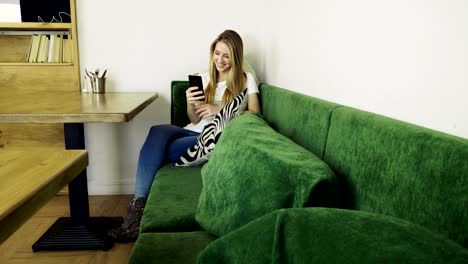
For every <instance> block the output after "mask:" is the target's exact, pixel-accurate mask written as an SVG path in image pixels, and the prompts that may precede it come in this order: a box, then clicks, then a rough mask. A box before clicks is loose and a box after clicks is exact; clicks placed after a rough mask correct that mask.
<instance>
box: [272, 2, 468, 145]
mask: <svg viewBox="0 0 468 264" xmlns="http://www.w3.org/2000/svg"><path fill="white" fill-rule="evenodd" d="M275 10H276V11H275V12H276V14H275V16H274V19H273V20H272V21H271V23H270V25H271V27H270V28H269V31H268V32H269V33H268V38H269V40H270V41H268V42H267V44H268V45H267V46H266V47H265V49H266V50H265V79H266V80H267V82H268V83H271V84H275V85H278V86H282V87H286V88H288V89H291V90H295V91H298V92H301V93H304V94H308V95H311V96H315V97H319V98H322V99H326V100H330V101H333V102H337V103H341V104H344V105H348V106H352V107H356V108H359V109H363V110H368V111H371V112H376V113H380V114H383V115H386V116H390V117H394V118H397V119H400V120H404V121H408V122H411V123H415V124H418V125H422V126H425V127H429V128H433V129H436V130H439V131H444V132H447V133H450V134H454V135H458V136H460V137H464V138H468V107H467V105H468V102H467V101H468V48H467V47H468V1H463V0H449V1H447V0H410V1H408V0H392V1H382V0H377V1H376V0H353V1H347V0H323V1H317V0H315V1H306V0H302V1H301V0H297V1H288V2H285V1H276V8H275Z"/></svg>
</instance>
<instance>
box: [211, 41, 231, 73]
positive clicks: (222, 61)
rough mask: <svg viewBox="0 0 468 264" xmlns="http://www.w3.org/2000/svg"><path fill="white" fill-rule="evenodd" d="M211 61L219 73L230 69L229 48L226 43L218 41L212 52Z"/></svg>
mask: <svg viewBox="0 0 468 264" xmlns="http://www.w3.org/2000/svg"><path fill="white" fill-rule="evenodd" d="M213 63H214V64H215V66H216V70H218V72H220V73H227V72H229V70H230V69H231V58H230V57H229V48H228V46H227V45H226V43H224V42H222V41H218V43H216V46H215V50H214V53H213Z"/></svg>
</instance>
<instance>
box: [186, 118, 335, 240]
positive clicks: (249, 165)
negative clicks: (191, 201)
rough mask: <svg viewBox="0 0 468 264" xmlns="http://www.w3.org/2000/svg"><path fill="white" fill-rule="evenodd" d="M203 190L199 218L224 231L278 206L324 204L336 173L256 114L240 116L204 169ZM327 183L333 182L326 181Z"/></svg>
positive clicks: (207, 227) (209, 227) (220, 232)
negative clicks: (326, 190) (327, 189)
mask: <svg viewBox="0 0 468 264" xmlns="http://www.w3.org/2000/svg"><path fill="white" fill-rule="evenodd" d="M202 179H203V189H202V192H201V194H200V200H199V203H198V207H197V212H196V216H195V217H196V219H197V221H198V222H199V223H200V225H201V226H202V227H203V228H204V229H205V230H206V231H208V232H210V233H212V234H215V235H217V236H222V235H224V234H226V233H228V232H230V231H232V230H234V229H236V228H238V227H240V226H242V225H244V224H246V223H248V222H250V221H251V220H253V219H255V218H257V217H261V216H263V215H265V214H267V213H269V212H272V211H274V210H276V209H279V208H289V207H303V206H307V205H308V203H309V198H310V197H311V196H312V197H314V199H315V200H313V201H311V203H314V204H316V205H321V204H322V203H326V202H328V201H326V200H325V201H322V200H321V197H318V196H317V195H314V193H315V192H322V193H323V191H322V190H320V189H321V188H324V187H328V186H329V185H330V184H329V183H330V182H332V180H333V179H334V175H333V172H332V171H331V170H330V168H328V166H327V165H326V164H325V163H324V162H323V161H322V160H320V159H319V158H317V157H316V156H315V155H314V154H312V153H311V152H309V151H307V150H306V149H304V148H302V147H300V146H298V145H297V144H295V143H294V142H292V141H291V140H290V139H288V138H286V137H284V136H283V135H281V134H279V133H277V132H276V131H274V130H273V129H272V128H271V127H270V126H269V125H268V123H267V122H266V121H264V120H263V119H262V118H261V117H259V116H258V115H255V114H246V115H242V116H239V117H237V118H235V119H233V120H231V122H229V124H228V125H227V126H226V127H225V128H224V131H223V134H222V135H221V138H220V139H219V141H218V144H217V145H216V148H215V150H214V152H213V154H212V156H211V158H210V161H208V163H207V164H205V165H204V166H203V169H202ZM327 183H328V185H327Z"/></svg>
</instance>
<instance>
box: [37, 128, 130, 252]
mask: <svg viewBox="0 0 468 264" xmlns="http://www.w3.org/2000/svg"><path fill="white" fill-rule="evenodd" d="M64 134H65V148H66V149H85V139H84V126H83V124H81V123H65V124H64ZM68 191H69V200H70V201H69V202H70V217H61V218H59V219H58V220H57V221H56V222H55V223H54V224H53V225H52V226H51V227H50V228H49V229H48V230H47V231H46V232H45V233H44V235H43V236H42V237H41V238H40V239H39V240H38V241H37V242H36V243H34V245H33V246H32V249H33V251H34V252H36V251H41V250H48V251H57V250H105V251H107V250H109V249H111V248H112V246H113V244H114V243H113V241H112V240H111V239H109V238H108V237H107V232H108V230H110V229H112V228H115V227H119V226H120V225H121V224H122V223H123V218H122V217H90V216H89V201H88V180H87V176H86V169H85V170H84V171H82V172H81V173H80V174H79V175H78V176H77V177H75V178H74V179H73V180H72V181H71V182H70V183H69V184H68Z"/></svg>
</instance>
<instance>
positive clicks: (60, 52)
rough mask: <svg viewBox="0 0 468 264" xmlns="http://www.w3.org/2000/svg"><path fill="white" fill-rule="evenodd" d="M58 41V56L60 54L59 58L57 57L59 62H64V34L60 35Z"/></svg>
mask: <svg viewBox="0 0 468 264" xmlns="http://www.w3.org/2000/svg"><path fill="white" fill-rule="evenodd" d="M57 37H58V42H57V46H58V47H57V56H58V59H57V62H63V41H62V40H63V36H62V35H58V36H57Z"/></svg>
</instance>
